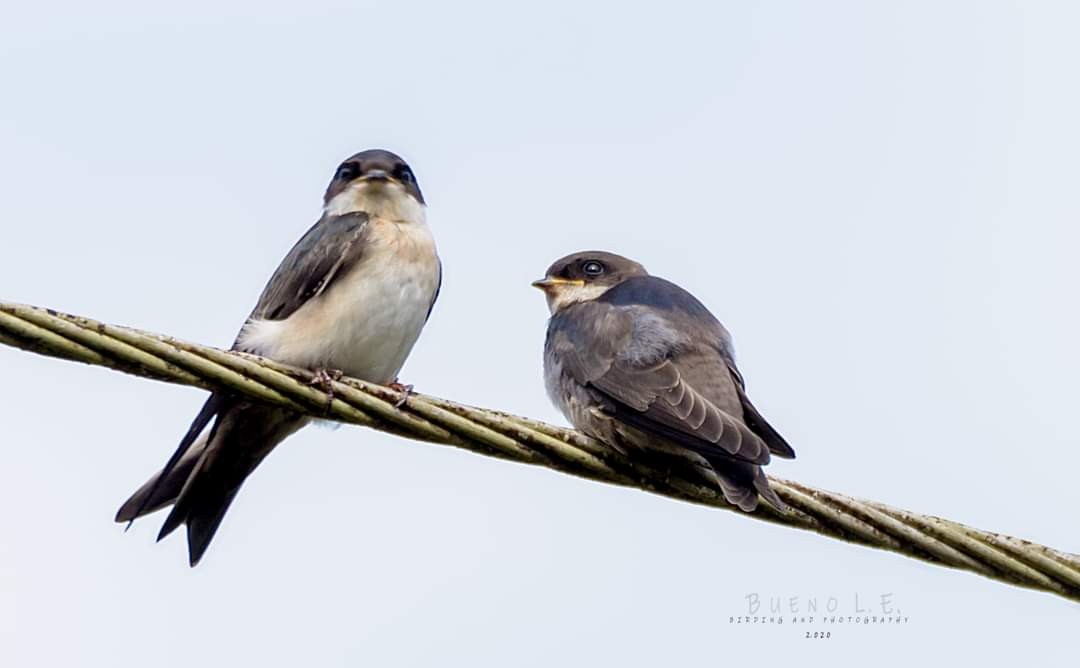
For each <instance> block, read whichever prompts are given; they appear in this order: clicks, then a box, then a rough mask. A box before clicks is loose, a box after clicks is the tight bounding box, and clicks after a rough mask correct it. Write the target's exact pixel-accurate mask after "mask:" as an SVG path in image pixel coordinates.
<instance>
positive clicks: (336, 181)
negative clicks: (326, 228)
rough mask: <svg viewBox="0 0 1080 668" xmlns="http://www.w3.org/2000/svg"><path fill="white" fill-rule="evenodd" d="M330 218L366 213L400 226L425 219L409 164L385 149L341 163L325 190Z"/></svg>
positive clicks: (365, 152)
mask: <svg viewBox="0 0 1080 668" xmlns="http://www.w3.org/2000/svg"><path fill="white" fill-rule="evenodd" d="M323 210H324V211H325V212H326V214H327V215H330V216H341V215H344V214H347V213H356V212H358V211H363V212H365V213H367V214H368V215H371V216H376V217H381V218H386V219H389V220H395V221H400V222H413V221H417V220H423V219H424V196H423V194H421V192H420V185H419V184H418V183H417V182H416V176H415V175H414V174H413V171H412V169H411V168H409V165H408V163H406V162H405V161H404V160H402V159H401V157H400V156H398V155H396V154H394V153H391V152H390V151H384V150H382V149H370V150H367V151H361V152H360V153H357V154H356V155H354V156H352V157H351V158H349V159H347V160H345V161H344V162H342V163H341V166H339V167H338V168H337V171H336V172H334V178H333V179H332V180H331V181H330V185H329V186H327V188H326V195H325V196H324V197H323Z"/></svg>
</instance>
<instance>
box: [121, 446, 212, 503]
mask: <svg viewBox="0 0 1080 668" xmlns="http://www.w3.org/2000/svg"><path fill="white" fill-rule="evenodd" d="M205 449H206V437H205V436H203V437H200V438H199V439H198V440H197V441H195V443H193V444H192V446H191V448H190V449H189V450H188V451H187V452H185V453H184V455H183V457H181V458H180V460H179V461H178V462H176V466H174V467H173V468H172V470H169V471H166V470H165V469H162V470H160V471H158V472H157V473H155V474H154V476H153V477H152V478H150V479H149V480H147V481H146V482H145V483H144V484H143V486H142V487H140V488H139V489H138V490H137V491H136V492H135V493H134V494H132V495H131V498H129V499H128V500H127V501H125V502H124V505H122V506H120V510H118V511H117V513H116V521H117V522H131V521H132V520H135V519H137V518H139V517H142V516H144V515H149V514H151V513H154V512H157V511H158V510H161V509H162V508H165V507H167V506H171V505H172V504H173V502H175V501H176V497H178V496H180V490H182V489H183V488H184V483H185V482H187V480H188V478H189V477H190V476H191V472H192V471H193V470H194V469H195V465H196V464H197V463H198V461H199V457H201V456H202V453H203V451H204V450H205Z"/></svg>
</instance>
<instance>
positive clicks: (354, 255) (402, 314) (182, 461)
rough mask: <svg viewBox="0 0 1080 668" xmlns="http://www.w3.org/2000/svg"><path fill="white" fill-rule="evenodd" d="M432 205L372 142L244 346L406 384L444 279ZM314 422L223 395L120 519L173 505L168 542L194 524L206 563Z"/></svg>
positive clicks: (244, 335) (342, 173)
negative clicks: (244, 498)
mask: <svg viewBox="0 0 1080 668" xmlns="http://www.w3.org/2000/svg"><path fill="white" fill-rule="evenodd" d="M425 207H426V205H425V203H424V197H423V195H421V193H420V186H419V185H418V184H417V182H416V177H415V176H414V175H413V172H412V170H411V169H410V168H409V166H408V165H407V164H406V163H405V161H404V160H402V159H401V158H400V157H398V156H397V155H394V154H393V153H390V152H389V151H383V150H369V151H363V152H362V153H357V154H356V155H354V156H352V157H351V158H349V159H347V160H346V161H345V162H343V163H341V166H340V167H338V169H337V171H336V172H335V173H334V177H333V179H332V180H331V181H330V185H329V187H328V188H327V189H326V194H325V196H324V198H323V215H322V218H320V219H319V221H318V222H317V223H315V225H314V226H313V227H312V228H311V229H310V230H308V231H307V233H306V234H305V235H304V236H303V237H302V238H301V239H300V241H299V242H297V244H296V245H295V246H294V247H293V249H292V250H291V251H290V252H289V254H288V255H286V256H285V259H284V260H282V262H281V264H280V265H279V266H278V268H277V271H275V272H274V275H273V276H272V277H271V278H270V282H269V283H267V285H266V288H265V289H264V290H263V292H262V296H261V297H259V301H258V304H256V306H255V310H253V311H252V312H251V315H250V316H248V318H247V321H246V322H245V323H244V326H243V328H242V329H241V330H240V334H239V336H237V338H236V342H235V343H234V344H233V346H232V347H233V350H240V351H245V352H250V353H255V354H258V355H263V356H265V357H269V358H272V359H275V360H278V361H281V362H286V363H288V364H293V365H296V366H301V367H305V368H308V369H312V370H315V371H317V372H318V374H317V377H318V378H322V379H323V380H324V381H325V378H326V377H327V376H328V375H330V374H331V373H334V374H336V373H338V372H340V373H344V374H346V375H349V376H354V377H356V378H361V379H363V380H367V381H371V382H374V383H381V384H386V383H391V381H392V384H396V383H397V374H398V371H399V370H400V369H401V367H402V365H403V364H404V363H405V358H406V357H408V355H409V351H410V350H412V347H413V344H415V343H416V340H417V338H418V337H419V336H420V330H421V329H422V328H423V327H424V324H425V322H427V319H428V316H429V315H430V314H431V309H432V307H433V306H434V304H435V299H436V298H437V297H438V295H439V287H440V285H441V281H442V265H441V263H440V261H439V256H438V255H437V253H436V251H435V240H434V239H433V237H432V235H431V230H430V229H429V228H428V225H427V220H426V214H425ZM400 387H403V386H399V388H400ZM309 421H310V418H308V417H306V416H303V415H298V414H296V413H293V412H291V411H288V410H285V409H281V408H273V407H268V406H264V405H260V404H256V403H253V402H250V401H247V400H245V399H242V398H238V397H234V396H230V395H227V394H226V393H223V392H215V393H214V394H212V395H211V396H210V398H209V399H208V400H207V401H206V404H205V405H204V406H203V408H202V410H201V411H200V412H199V414H198V415H197V416H196V417H195V420H194V422H192V424H191V428H190V429H189V430H188V432H187V434H186V435H185V436H184V438H183V439H182V440H181V441H180V446H179V447H178V448H177V450H176V452H175V453H174V454H173V456H172V457H171V458H170V459H169V461H168V463H166V464H165V468H163V469H162V470H161V471H160V472H158V473H157V474H156V475H154V476H153V477H152V478H151V479H150V480H149V481H148V482H147V483H146V484H144V485H143V486H142V487H141V488H140V489H139V490H138V491H136V492H135V494H134V495H132V497H131V498H130V499H128V500H127V502H125V503H124V505H123V506H122V507H121V508H120V510H119V512H118V513H117V514H116V521H117V522H128V521H131V520H134V519H135V518H137V517H140V516H142V515H145V514H148V513H151V512H154V511H155V510H158V509H159V508H163V507H166V506H169V505H171V506H172V512H170V513H169V516H168V517H167V518H166V520H165V524H164V525H163V526H162V528H161V533H160V534H159V535H158V540H161V539H162V538H164V537H165V536H167V535H168V534H169V533H171V532H172V531H173V530H175V529H176V528H177V527H178V526H179V525H181V524H186V525H187V536H188V554H189V558H190V563H191V565H192V566H194V565H195V564H196V563H198V561H199V559H200V558H201V557H202V556H203V553H204V552H205V551H206V548H207V546H208V545H209V543H210V540H211V539H212V538H213V537H214V532H215V531H217V528H218V525H219V524H220V523H221V519H222V517H223V516H224V515H225V511H226V510H227V509H228V507H229V504H230V503H231V502H232V500H233V498H234V497H235V496H236V493H237V492H238V491H239V489H240V486H241V485H242V484H243V482H244V479H246V478H247V477H248V475H250V474H251V472H252V471H253V470H255V467H257V466H258V465H259V462H261V461H262V460H263V458H264V457H266V455H268V454H270V451H271V450H273V449H274V446H276V445H277V444H278V443H281V441H283V440H284V439H285V438H286V437H288V436H289V435H291V434H292V433H294V432H295V431H297V430H298V429H300V428H301V427H303V426H304V425H306V424H307V423H308V422H309ZM211 422H212V424H211ZM208 426H209V428H208Z"/></svg>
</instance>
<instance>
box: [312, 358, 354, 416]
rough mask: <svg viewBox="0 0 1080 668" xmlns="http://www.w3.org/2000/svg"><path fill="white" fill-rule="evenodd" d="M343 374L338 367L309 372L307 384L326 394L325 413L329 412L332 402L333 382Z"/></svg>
mask: <svg viewBox="0 0 1080 668" xmlns="http://www.w3.org/2000/svg"><path fill="white" fill-rule="evenodd" d="M344 376H345V374H344V373H342V372H341V371H340V370H338V369H316V370H315V371H314V372H312V374H311V380H309V381H308V385H310V386H312V387H314V388H317V389H320V390H322V391H323V392H324V393H325V394H326V414H327V415H329V414H330V407H331V405H333V403H334V383H336V382H337V381H339V380H341V379H342V378H343V377H344Z"/></svg>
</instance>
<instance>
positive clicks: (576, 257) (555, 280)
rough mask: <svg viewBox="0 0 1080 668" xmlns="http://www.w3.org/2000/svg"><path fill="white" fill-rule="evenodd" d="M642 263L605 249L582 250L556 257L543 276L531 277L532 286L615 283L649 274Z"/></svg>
mask: <svg viewBox="0 0 1080 668" xmlns="http://www.w3.org/2000/svg"><path fill="white" fill-rule="evenodd" d="M648 275H649V272H647V271H645V267H643V266H641V264H639V263H637V262H634V261H633V260H631V259H629V258H625V257H623V256H621V255H616V254H615V253H609V252H607V251H581V252H579V253H574V254H572V255H567V256H566V257H564V258H561V259H559V260H556V261H555V262H554V263H552V265H551V266H550V267H548V270H547V272H545V274H544V278H542V279H540V280H538V281H533V287H537V288H540V289H541V290H545V291H547V290H549V289H557V288H558V287H560V286H565V285H578V286H581V285H585V284H587V283H591V284H597V285H608V286H611V285H618V284H619V283H621V282H623V281H625V280H626V279H628V278H633V277H634V276H648Z"/></svg>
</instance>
